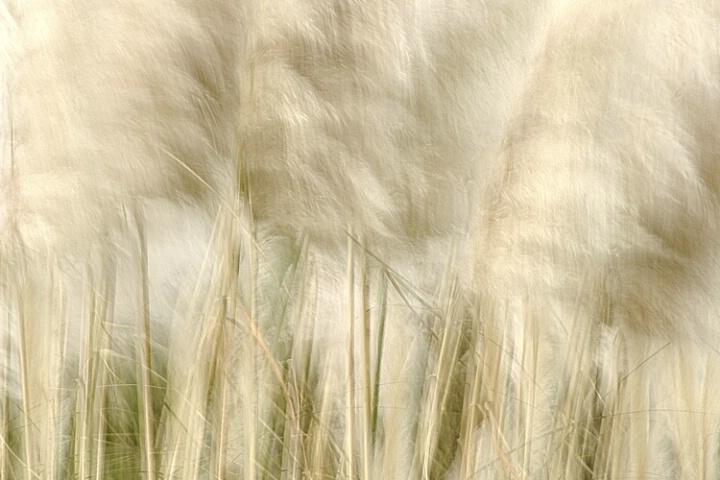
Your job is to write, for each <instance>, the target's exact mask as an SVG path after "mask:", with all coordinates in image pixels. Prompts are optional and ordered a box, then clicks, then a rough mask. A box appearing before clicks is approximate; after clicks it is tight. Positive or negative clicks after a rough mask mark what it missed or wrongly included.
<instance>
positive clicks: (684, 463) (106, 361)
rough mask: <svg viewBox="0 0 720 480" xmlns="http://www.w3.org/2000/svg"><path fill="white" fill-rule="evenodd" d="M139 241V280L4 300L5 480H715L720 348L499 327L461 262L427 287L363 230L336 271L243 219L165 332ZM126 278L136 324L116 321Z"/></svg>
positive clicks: (87, 270)
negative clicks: (464, 281) (461, 278)
mask: <svg viewBox="0 0 720 480" xmlns="http://www.w3.org/2000/svg"><path fill="white" fill-rule="evenodd" d="M239 219H241V220H239ZM248 225H249V226H250V227H249V228H248V227H247V226H248ZM128 232H129V234H132V235H135V236H136V238H137V251H136V252H135V253H134V254H133V255H132V256H131V257H130V258H134V259H135V262H136V263H135V264H134V265H132V268H129V270H130V271H131V272H132V273H133V274H132V275H130V277H128V276H127V275H120V273H119V270H120V269H126V270H127V269H128V267H127V266H119V265H118V264H117V263H116V260H115V259H113V257H112V256H111V255H108V256H103V255H100V261H99V262H94V263H92V264H90V263H88V264H87V265H84V264H83V265H77V264H73V265H72V267H73V268H74V270H73V272H74V273H73V275H70V276H69V275H68V274H67V265H62V262H59V261H57V260H55V259H52V258H51V259H48V260H47V262H46V263H45V264H44V265H43V268H44V269H45V271H44V274H43V275H42V276H40V277H39V278H42V281H41V283H40V284H39V285H38V284H35V283H32V282H34V281H36V280H32V279H33V278H38V277H33V276H32V275H29V274H28V275H27V276H22V275H19V274H18V277H16V280H15V281H14V282H11V284H10V287H11V288H8V289H7V290H6V291H5V295H6V297H5V302H6V303H5V304H6V305H7V306H8V308H7V309H5V310H4V311H3V314H4V315H3V319H2V321H3V322H4V327H3V328H4V329H5V331H6V332H11V334H9V335H7V336H6V337H5V338H4V342H5V343H4V354H5V361H4V362H3V371H2V384H3V386H4V388H3V390H2V391H3V397H2V412H3V417H2V423H1V425H2V441H3V443H2V446H1V448H0V476H1V477H2V478H8V479H27V480H30V479H88V478H107V479H126V478H143V479H171V478H172V479H234V478H245V479H303V478H308V479H309V478H312V479H324V478H328V479H329V478H359V479H379V478H384V479H445V478H457V479H463V480H465V479H484V478H497V479H504V478H508V479H510V478H518V479H523V478H548V479H569V478H710V477H712V476H713V475H714V474H715V473H716V472H717V466H716V464H717V451H718V449H717V446H718V440H717V431H718V428H717V426H718V412H720V409H719V408H718V402H717V400H716V398H715V397H716V395H715V391H714V389H713V385H717V381H718V380H719V379H720V377H719V374H720V369H718V368H717V363H718V362H717V355H716V353H715V352H714V350H712V349H703V348H701V347H698V346H697V345H687V344H683V343H682V342H667V341H665V340H661V339H653V338H646V337H639V336H636V335H633V334H632V333H628V332H623V331H621V330H619V329H617V328H613V327H609V326H607V325H604V324H602V323H597V324H594V323H590V324H589V323H588V322H587V321H586V320H587V318H589V317H588V315H584V314H581V313H575V314H573V315H568V316H567V317H566V318H570V319H571V320H572V321H571V322H570V323H569V324H558V323H552V322H549V321H548V318H550V316H551V315H550V314H547V315H537V312H540V311H542V310H540V309H536V310H532V309H529V310H526V311H525V313H524V314H518V313H512V312H510V311H509V310H508V311H500V310H501V308H502V305H501V304H500V303H497V302H496V303H494V304H493V303H488V302H487V301H486V300H482V299H481V300H477V299H476V300H473V301H471V299H470V298H469V296H468V292H466V291H465V290H464V289H463V288H462V285H461V284H460V283H459V282H458V280H457V279H456V278H455V275H454V273H453V268H451V267H448V268H447V269H446V272H445V273H444V274H442V275H440V276H439V278H438V279H437V281H433V282H430V283H431V287H432V288H430V289H425V290H423V289H421V288H419V287H418V286H417V285H415V284H414V283H413V282H414V281H417V278H409V277H406V276H404V275H403V274H402V273H401V272H399V271H397V270H395V269H394V268H392V267H391V266H390V265H388V264H387V263H385V262H383V261H382V259H380V258H378V257H377V256H376V255H375V253H374V252H373V251H372V249H371V248H370V247H368V246H367V245H365V244H364V243H363V241H362V240H361V239H358V238H357V237H356V236H354V235H352V234H349V235H348V236H347V245H346V246H345V247H344V248H343V249H339V250H338V251H339V252H340V253H339V254H338V255H330V256H329V257H327V256H324V253H323V250H322V249H323V248H324V247H321V246H318V245H317V244H314V243H313V242H312V241H311V240H309V239H308V238H300V239H298V240H297V241H295V242H292V241H290V240H287V239H285V240H277V239H270V240H268V239H267V238H265V239H264V238H261V236H259V235H258V234H257V233H256V232H255V231H254V229H253V227H252V221H250V220H249V219H248V217H247V213H246V212H243V211H242V210H241V209H240V208H239V207H238V208H235V209H233V210H232V211H231V212H230V213H229V214H227V215H225V216H223V215H220V216H219V217H218V219H217V222H216V225H215V230H214V234H213V236H212V240H211V242H210V245H209V251H212V252H214V253H213V254H208V256H207V257H206V259H205V260H204V261H203V262H202V264H201V266H200V267H199V268H198V270H197V271H196V272H195V273H194V276H193V277H191V278H190V279H188V281H191V282H189V284H191V285H192V287H191V288H189V290H188V291H189V292H191V295H188V296H187V298H182V299H181V301H180V302H179V303H178V306H177V307H176V308H175V313H174V318H173V320H172V321H171V322H170V324H169V325H163V324H161V323H157V322H155V321H154V317H153V313H154V312H153V311H152V310H153V308H158V307H157V304H155V303H153V300H152V299H153V296H154V292H153V291H152V289H151V288H150V282H149V280H148V277H149V273H148V269H149V268H150V261H149V260H148V253H147V248H146V239H145V236H144V230H143V225H142V221H137V222H134V223H129V226H128ZM273 242H275V243H273ZM21 258H23V257H22V256H21ZM28 258H29V257H28ZM328 258H330V259H332V261H330V263H328ZM448 258H449V259H451V258H452V254H450V255H449V256H448ZM451 264H452V262H451V261H450V260H448V265H451ZM28 268H29V267H28ZM126 273H127V272H126ZM338 275H339V276H338ZM9 278H12V277H9ZM77 278H79V279H81V280H82V282H81V284H82V288H81V289H80V290H78V289H77V288H76V287H77V285H74V284H73V281H75V280H76V279H77ZM119 278H120V279H123V281H124V282H127V283H128V284H129V285H130V286H131V288H130V291H134V292H135V296H136V297H135V298H136V300H135V301H136V304H137V308H136V309H135V311H134V314H133V315H132V318H133V321H132V322H128V321H127V320H126V319H123V320H121V319H118V318H115V316H116V310H115V309H114V306H115V304H116V302H118V301H119V300H118V292H119V291H120V287H119V286H118V285H117V284H116V283H117V279H119ZM128 278H130V279H131V280H128ZM338 278H339V279H340V281H339V283H340V284H341V285H338V282H335V280H337V279H338ZM78 291H79V292H80V293H79V296H80V297H81V300H82V301H81V302H74V299H77V298H76V297H77V296H78ZM123 291H127V289H124V290H123ZM28 292H33V294H29V293H28ZM338 292H340V293H339V294H338V295H339V297H338V296H334V294H336V293H338ZM328 302H329V304H328ZM483 302H485V303H483ZM527 305H530V303H527V304H526V306H527ZM78 306H79V309H76V307H78ZM508 308H509V307H508ZM523 315H525V316H523ZM583 322H585V323H583ZM348 332H352V334H348Z"/></svg>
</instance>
